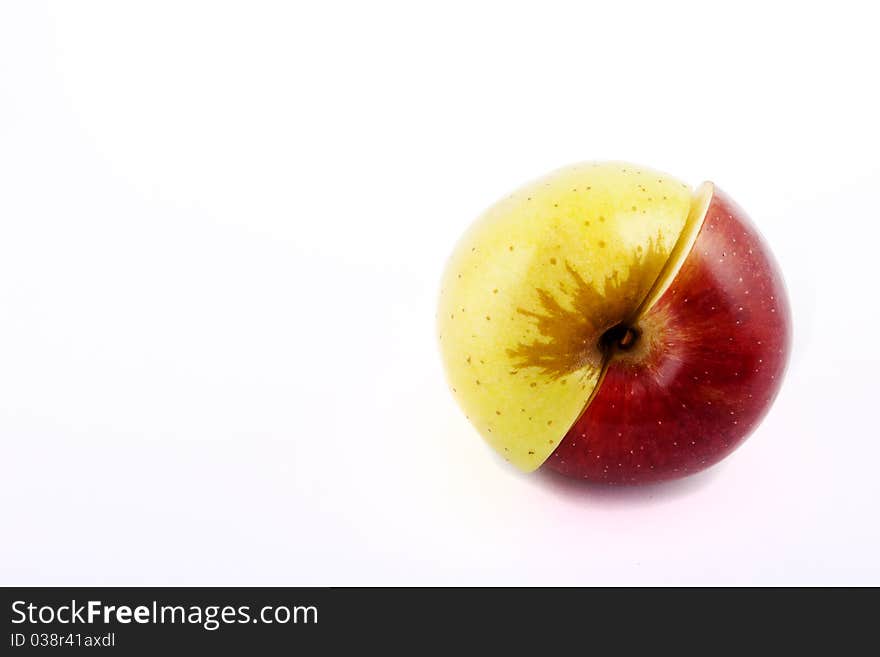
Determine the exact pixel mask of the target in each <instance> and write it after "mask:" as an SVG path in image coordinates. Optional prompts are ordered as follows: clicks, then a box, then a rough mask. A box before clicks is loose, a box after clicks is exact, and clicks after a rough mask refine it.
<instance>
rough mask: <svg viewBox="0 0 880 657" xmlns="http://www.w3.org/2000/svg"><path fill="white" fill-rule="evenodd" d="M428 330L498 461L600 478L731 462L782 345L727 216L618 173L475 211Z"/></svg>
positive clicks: (764, 267)
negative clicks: (432, 329)
mask: <svg viewBox="0 0 880 657" xmlns="http://www.w3.org/2000/svg"><path fill="white" fill-rule="evenodd" d="M438 326H439V329H440V344H441V351H442V354H443V358H444V364H445V366H446V371H447V375H448V377H449V381H450V388H451V390H452V392H453V394H454V395H455V396H456V398H457V399H458V401H459V402H460V403H461V405H462V406H463V408H464V409H465V413H466V414H467V416H468V418H469V419H470V420H471V422H472V423H473V424H474V425H475V426H476V427H477V429H478V430H479V431H480V433H481V434H482V435H483V437H484V438H485V439H486V440H487V441H488V442H489V443H490V444H491V445H492V446H493V447H494V448H495V449H496V450H497V451H498V452H499V453H500V454H501V455H502V456H503V457H504V458H505V459H507V460H508V461H511V462H512V463H513V464H514V465H516V466H517V467H519V468H520V469H522V470H525V471H531V470H535V469H537V468H539V467H542V466H543V467H547V468H551V469H553V470H556V471H558V472H561V473H563V474H565V475H569V476H572V477H578V478H582V479H589V480H593V481H600V482H606V483H614V484H624V483H625V484H636V483H646V482H655V481H661V480H665V479H672V478H676V477H681V476H685V475H688V474H691V473H694V472H697V471H699V470H702V469H704V468H706V467H709V466H710V465H712V464H714V463H716V462H718V461H719V460H721V459H722V458H724V457H725V456H726V455H727V454H729V453H730V452H731V451H732V450H734V449H735V448H736V447H737V446H738V445H739V444H740V443H742V441H743V440H744V439H745V438H746V437H747V436H748V435H749V433H751V431H752V430H753V429H754V428H755V427H756V426H757V424H758V423H759V422H760V420H761V418H762V417H763V416H764V414H765V413H766V412H767V410H768V409H769V407H770V405H771V404H772V402H773V399H774V398H775V396H776V394H777V392H778V390H779V386H780V384H781V382H782V377H783V373H784V370H785V365H786V361H787V359H788V353H789V348H790V341H791V325H790V314H789V307H788V301H787V298H786V292H785V287H784V285H783V282H782V277H781V275H780V273H779V269H778V268H777V266H776V264H775V262H774V260H773V257H772V255H771V253H770V251H769V249H768V248H767V246H766V244H765V243H764V242H763V240H762V239H761V237H760V235H759V234H758V232H757V230H756V229H755V227H754V226H753V225H752V224H751V222H750V221H749V220H748V218H747V217H746V215H745V213H744V212H743V211H742V209H741V208H739V207H738V206H737V205H735V204H734V203H733V202H732V201H731V200H730V199H728V198H727V197H726V196H725V195H724V194H723V193H721V192H720V191H718V190H717V189H716V188H715V187H714V186H713V185H712V184H711V183H704V184H703V185H701V186H700V187H698V188H697V189H696V190H691V189H690V188H689V187H688V186H687V185H685V184H683V183H680V182H679V181H676V180H675V179H673V178H670V177H668V176H665V175H664V174H660V173H658V172H656V171H651V170H649V169H645V168H644V167H636V166H633V165H629V164H625V163H594V164H589V163H588V164H583V165H576V166H574V167H569V168H566V169H562V170H560V171H558V172H555V173H553V174H551V175H549V176H547V177H546V178H544V179H541V180H538V181H536V182H534V183H531V184H529V185H526V186H525V187H523V188H521V189H520V190H518V191H517V192H515V193H513V194H511V195H510V196H508V197H506V198H505V199H504V200H502V201H501V202H499V203H498V204H496V205H495V206H493V207H492V208H490V209H489V210H488V211H487V212H486V213H485V214H484V215H483V217H482V218H481V219H480V220H479V221H477V222H476V223H475V224H474V226H473V227H472V228H471V229H470V230H469V231H468V233H467V234H466V235H465V236H464V237H463V238H462V240H461V242H460V243H459V245H458V247H457V248H456V250H455V252H454V253H453V257H452V258H451V259H450V263H449V265H448V267H447V270H446V274H445V276H444V283H443V289H442V290H441V299H440V309H439V313H438Z"/></svg>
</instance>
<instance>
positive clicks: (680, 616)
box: [0, 588, 876, 655]
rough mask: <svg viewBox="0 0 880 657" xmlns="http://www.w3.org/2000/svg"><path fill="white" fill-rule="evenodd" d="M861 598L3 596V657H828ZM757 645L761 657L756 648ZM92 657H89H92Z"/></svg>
mask: <svg viewBox="0 0 880 657" xmlns="http://www.w3.org/2000/svg"><path fill="white" fill-rule="evenodd" d="M859 593H864V594H867V596H869V597H870V599H871V602H873V599H875V596H876V592H875V591H873V590H863V591H861V592H859V591H852V590H849V591H847V590H827V589H826V590H794V589H787V590H786V589H775V590H773V589H763V590H761V589H755V590H748V589H730V590H717V589H716V590H713V589H675V590H667V589H451V588H449V589H424V588H420V589H417V588H413V589H326V588H134V589H132V588H7V589H2V603H3V618H4V629H5V633H4V635H3V637H2V641H0V645H2V650H0V652H2V654H9V655H16V654H22V655H25V654H31V653H34V652H40V653H45V652H47V651H51V652H52V653H53V654H59V655H63V654H69V652H70V651H71V650H73V651H77V652H81V651H85V650H88V651H89V652H90V653H91V654H102V653H113V654H119V655H130V654H152V655H155V654H157V653H159V652H163V653H170V654H177V653H183V652H187V651H197V653H196V654H208V653H207V652H206V651H214V650H222V651H224V652H228V651H237V652H240V653H242V654H250V653H251V651H254V650H261V651H263V652H271V653H272V654H274V653H276V652H285V653H290V652H299V651H306V654H338V653H342V652H343V651H345V654H348V653H352V652H355V653H359V652H364V651H365V650H366V649H367V648H370V649H376V648H382V647H390V646H397V647H402V648H405V649H408V652H411V653H413V654H421V653H422V652H423V651H425V650H426V649H427V648H428V647H429V646H431V647H433V648H437V647H439V646H441V645H442V646H445V647H447V648H450V649H464V648H466V647H469V646H473V645H474V642H475V641H477V640H479V641H480V642H481V643H483V642H485V643H487V644H488V645H491V646H493V647H495V648H496V649H500V648H501V647H502V646H505V645H506V646H513V647H516V648H518V649H523V648H525V647H528V646H531V647H532V648H533V649H535V650H541V651H542V652H548V651H549V652H553V650H554V649H556V648H559V647H561V646H580V647H581V648H582V649H583V651H584V652H589V651H592V650H594V649H595V648H596V647H597V646H605V647H608V646H617V647H618V648H623V649H627V650H629V649H633V648H634V647H636V646H638V645H642V646H644V647H646V648H649V649H656V648H657V647H658V646H661V645H665V646H674V647H677V648H684V647H686V646H688V645H690V646H693V645H697V644H698V643H699V642H698V640H697V637H701V638H700V640H701V641H705V640H706V638H707V637H708V640H709V641H710V643H715V642H719V644H723V645H724V646H725V647H727V648H730V647H731V646H733V645H737V644H738V645H741V646H742V647H743V648H744V649H750V647H751V648H754V647H755V646H757V645H761V646H762V647H763V648H766V647H767V645H768V643H767V642H768V641H773V640H774V638H775V640H776V641H778V642H779V643H778V645H779V646H781V647H790V645H791V643H792V642H794V641H798V640H801V639H803V638H805V637H808V638H810V639H811V640H812V639H816V638H817V637H818V635H819V634H821V633H824V632H827V631H829V630H830V629H831V628H833V627H834V622H835V620H836V621H839V623H840V624H841V625H840V628H842V629H838V630H837V634H836V635H835V636H834V639H833V641H834V646H835V647H836V648H837V649H838V652H839V650H840V648H841V647H842V646H844V645H847V644H850V643H852V642H853V641H854V640H855V638H856V637H858V636H859V634H860V633H863V632H864V631H865V630H866V629H867V628H869V627H872V623H873V620H874V618H873V616H874V613H873V611H874V609H876V607H875V605H874V604H871V603H868V604H865V602H866V601H863V600H859V599H858V597H860V596H858V597H857V594H859ZM758 641H760V644H759V643H757V642H758ZM96 650H100V651H101V653H95V652H94V651H96Z"/></svg>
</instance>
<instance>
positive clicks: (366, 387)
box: [0, 0, 880, 585]
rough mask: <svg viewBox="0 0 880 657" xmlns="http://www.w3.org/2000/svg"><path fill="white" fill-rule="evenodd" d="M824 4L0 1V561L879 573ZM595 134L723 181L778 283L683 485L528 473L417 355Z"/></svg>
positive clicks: (841, 83) (870, 167)
mask: <svg viewBox="0 0 880 657" xmlns="http://www.w3.org/2000/svg"><path fill="white" fill-rule="evenodd" d="M818 4H819V3H816V5H818ZM816 5H813V4H812V3H803V2H799V3H792V4H791V5H788V6H786V5H783V4H779V3H772V2H760V3H757V4H756V5H750V4H749V3H745V2H739V3H725V8H722V7H721V6H718V7H713V6H712V3H706V2H694V3H678V2H662V3H657V2H645V3H627V2H592V3H590V2H571V3H555V2H548V1H544V0H542V1H541V2H533V3H512V2H492V3H489V2H473V1H471V2H463V3H456V2H445V3H436V4H433V5H429V4H427V3H411V2H400V3H388V2H369V3H356V2H350V3H336V2H326V3H317V2H315V3H278V4H268V3H255V2H241V3H234V4H233V3H218V2H206V3H189V2H184V3H181V2H168V3H164V2H156V1H155V0H153V1H151V2H125V3H120V2H105V3H92V2H78V3H66V2H58V3H51V4H44V3H43V2H9V3H4V4H3V8H2V10H0V450H2V451H0V500H2V501H0V528H2V529H0V531H2V536H0V539H2V540H0V583H2V584H7V585H11V584H151V585H152V584H155V585H159V584H180V585H195V584H211V585H220V584H254V585H260V584H263V585H268V584H278V585H326V584H579V585H590V584H708V583H711V584H880V565H878V554H880V526H878V524H880V521H878V517H880V511H878V508H880V504H878V503H880V476H878V473H877V470H878V464H880V435H878V431H877V428H876V417H877V407H878V400H877V393H878V386H877V380H878V370H880V350H878V346H877V345H878V337H877V330H878V325H880V314H878V311H877V300H876V286H877V283H878V274H877V264H878V257H877V241H878V238H880V229H878V219H880V211H878V205H880V196H878V191H877V190H878V189H880V166H878V159H877V153H878V151H880V128H878V116H880V98H878V83H877V63H878V61H880V46H878V40H877V38H876V24H877V23H876V16H871V15H869V13H868V12H869V11H870V3H855V2H854V3H848V2H840V1H838V2H835V3H833V7H831V6H829V7H828V8H827V9H821V8H816ZM603 158H613V159H626V160H632V161H635V162H638V163H641V164H644V165H648V166H653V167H656V168H659V169H662V170H665V171H667V172H669V173H671V174H673V175H675V176H678V177H679V178H681V179H683V180H686V181H687V182H689V183H691V184H697V183H699V182H700V181H701V180H703V179H706V178H709V179H712V180H714V181H715V182H716V183H718V184H719V185H720V186H721V187H722V188H724V189H725V190H726V191H727V192H728V193H730V194H731V195H732V196H733V197H734V198H736V199H737V201H738V202H739V203H740V204H741V205H743V206H744V207H745V208H746V209H747V210H748V211H749V213H750V214H751V215H752V217H753V218H754V219H755V221H756V222H757V223H758V225H759V227H760V228H761V230H762V232H763V233H764V235H765V236H766V237H767V239H768V241H769V242H770V243H771V245H772V246H773V247H774V250H775V252H776V255H777V257H778V259H779V261H780V263H781V265H782V268H783V271H784V273H785V275H786V279H787V283H788V286H789V289H790V293H791V301H792V304H793V311H794V327H795V348H794V354H793V359H792V362H791V366H790V369H789V373H788V377H787V381H786V383H785V385H784V387H783V390H782V392H781V395H780V397H779V399H778V401H777V403H776V405H775V406H774V408H773V410H772V411H771V413H770V415H769V416H768V417H767V419H766V420H765V422H764V423H763V424H762V425H761V427H760V428H759V430H758V431H757V432H756V433H755V434H754V436H753V437H752V438H751V439H750V440H749V441H748V442H747V443H746V444H745V446H743V447H742V448H741V449H740V450H738V451H737V452H736V453H735V454H734V455H733V456H731V457H730V458H729V459H727V460H726V461H725V462H724V463H723V464H721V465H719V466H717V467H715V468H714V469H712V470H710V471H708V472H706V473H704V474H702V475H698V476H695V477H692V478H690V479H686V480H684V481H681V482H678V483H672V484H666V485H661V486H653V487H647V488H640V489H606V488H596V487H588V486H584V485H582V484H579V483H576V482H572V483H569V482H567V481H564V480H561V479H559V478H557V477H554V476H548V475H542V474H540V473H538V474H535V475H522V474H519V473H517V472H516V471H514V470H513V469H511V468H510V467H508V466H507V465H506V464H504V463H503V462H502V461H501V460H499V459H498V458H497V457H495V456H494V454H493V453H492V452H491V451H490V450H489V449H488V448H487V447H486V446H485V445H484V444H483V443H482V442H481V441H480V439H479V438H478V436H477V434H476V433H475V431H474V430H473V429H471V427H470V426H469V424H468V423H467V422H466V420H465V419H464V417H463V416H462V414H461V413H460V412H459V410H458V408H457V407H456V405H455V403H454V401H453V400H452V399H451V397H450V395H449V393H448V391H447V389H446V386H445V382H444V380H443V374H442V370H441V367H440V361H439V356H438V352H437V349H436V345H435V333H434V305H435V301H436V297H437V291H438V281H439V276H440V273H441V271H442V267H443V264H444V260H445V258H446V256H447V254H448V253H449V251H450V250H451V248H452V246H453V244H454V242H455V240H456V239H457V238H458V236H459V234H460V233H461V232H462V231H463V229H464V228H465V227H466V226H467V224H468V223H469V222H470V221H471V220H472V219H473V218H474V217H476V216H477V215H478V214H479V212H480V211H481V210H482V209H483V208H485V207H486V206H488V205H489V204H491V203H492V202H494V201H495V200H496V199H497V198H498V197H500V196H502V195H504V194H505V193H507V192H508V191H510V190H512V189H513V188H515V187H516V186H518V185H519V184H520V183H522V182H524V181H526V180H529V179H531V178H534V177H536V176H539V175H541V174H543V173H545V172H546V171H548V170H551V169H553V168H556V167H558V166H560V165H563V164H567V163H570V162H574V161H578V160H584V159H603Z"/></svg>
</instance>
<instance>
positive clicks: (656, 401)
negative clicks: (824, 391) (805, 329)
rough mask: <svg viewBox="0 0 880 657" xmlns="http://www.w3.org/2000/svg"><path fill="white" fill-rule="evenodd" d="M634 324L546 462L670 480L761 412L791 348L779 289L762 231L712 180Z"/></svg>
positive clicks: (733, 441) (565, 469)
mask: <svg viewBox="0 0 880 657" xmlns="http://www.w3.org/2000/svg"><path fill="white" fill-rule="evenodd" d="M634 328H635V329H636V331H637V333H638V339H637V340H636V343H635V344H634V346H632V347H631V348H629V349H626V350H624V349H615V348H614V347H612V350H613V353H612V355H611V356H610V360H609V362H608V366H607V369H606V371H605V375H604V378H603V379H602V380H601V382H600V383H599V385H598V386H597V388H596V390H595V392H594V394H593V397H592V399H591V400H590V402H589V404H588V405H587V407H586V409H585V411H584V412H583V414H582V415H581V416H580V417H579V419H578V420H577V421H576V422H575V423H574V425H573V426H572V427H571V428H570V429H569V431H568V432H567V434H566V435H565V437H564V438H563V440H562V442H561V443H560V444H559V446H558V447H557V448H556V449H555V450H554V452H553V453H552V454H551V455H550V457H549V458H548V459H547V461H546V462H545V463H544V466H543V467H547V468H551V469H553V470H555V471H557V472H560V473H562V474H564V475H568V476H571V477H577V478H581V479H587V480H592V481H597V482H604V483H609V484H641V483H650V482H657V481H662V480H667V479H675V478H678V477H683V476H685V475H689V474H693V473H695V472H697V471H700V470H703V469H705V468H707V467H709V466H711V465H713V464H714V463H717V462H718V461H720V460H721V459H723V458H724V457H725V456H727V455H728V454H729V453H730V452H732V451H733V450H734V449H736V448H737V447H738V446H739V445H740V444H741V443H742V442H743V440H745V438H746V437H747V436H748V435H749V434H750V433H751V432H752V431H753V430H754V429H755V427H756V426H757V425H758V423H759V422H760V421H761V419H762V418H763V417H764V415H765V414H766V413H767V411H768V409H769V407H770V405H771V404H772V402H773V400H774V398H775V397H776V394H777V392H778V391H779V386H780V384H781V382H782V378H783V375H784V370H785V366H786V362H787V360H788V354H789V350H790V344H791V319H790V310H789V305H788V299H787V295H786V291H785V286H784V283H783V280H782V277H781V275H780V272H779V269H778V267H777V265H776V263H775V261H774V259H773V256H772V254H771V252H770V250H769V249H768V248H767V246H766V244H765V243H764V241H763V240H762V238H761V236H760V234H759V233H758V231H757V230H756V229H755V227H754V226H753V225H752V223H751V222H750V221H749V219H748V217H747V216H746V214H745V213H744V212H743V210H742V209H741V208H740V207H738V206H737V205H736V204H735V203H734V202H733V201H731V200H730V199H729V198H728V197H727V196H725V195H724V194H723V193H721V192H719V191H718V190H717V189H716V190H715V192H714V195H713V197H712V199H711V202H710V204H709V208H708V211H707V214H706V217H705V220H704V221H703V224H702V226H701V228H700V230H699V233H698V234H697V237H696V241H695V242H694V246H693V248H692V250H691V251H690V253H689V254H688V255H687V257H686V258H685V260H684V263H683V264H682V266H681V269H680V270H679V271H678V273H677V274H676V275H675V277H674V278H673V279H672V281H671V283H670V284H669V287H668V288H667V289H666V290H665V291H664V292H663V293H662V294H661V296H660V297H659V299H658V300H657V302H656V303H655V304H654V305H653V306H652V307H650V308H649V309H648V310H647V311H646V312H645V314H644V315H643V316H642V317H640V318H639V319H638V320H637V321H636V323H635V325H634Z"/></svg>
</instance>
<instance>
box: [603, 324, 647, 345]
mask: <svg viewBox="0 0 880 657" xmlns="http://www.w3.org/2000/svg"><path fill="white" fill-rule="evenodd" d="M638 339H639V332H638V331H637V330H636V329H634V328H632V327H631V326H626V325H625V324H617V325H616V326H612V327H611V328H610V329H608V330H607V331H605V333H603V334H602V337H601V338H599V344H600V345H601V346H602V347H603V348H605V349H614V348H617V349H620V350H622V351H627V350H628V349H631V348H632V346H633V345H634V344H635V343H636V341H637V340H638Z"/></svg>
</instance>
